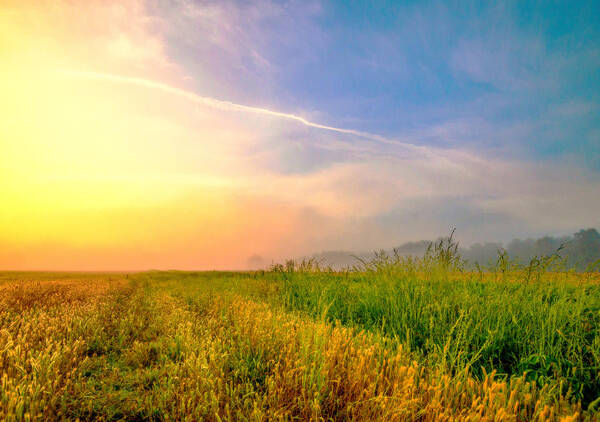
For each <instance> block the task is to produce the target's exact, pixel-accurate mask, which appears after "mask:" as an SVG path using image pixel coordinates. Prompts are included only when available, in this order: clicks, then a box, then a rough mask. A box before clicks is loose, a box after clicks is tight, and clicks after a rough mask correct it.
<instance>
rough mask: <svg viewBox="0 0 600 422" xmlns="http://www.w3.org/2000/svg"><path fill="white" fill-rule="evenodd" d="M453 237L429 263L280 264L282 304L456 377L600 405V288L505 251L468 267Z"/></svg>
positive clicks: (557, 265) (592, 277) (276, 274)
mask: <svg viewBox="0 0 600 422" xmlns="http://www.w3.org/2000/svg"><path fill="white" fill-rule="evenodd" d="M457 251H458V248H457V244H456V243H455V242H453V240H452V236H450V238H447V239H445V240H442V241H440V242H439V243H437V244H435V245H432V247H431V248H430V249H429V250H428V251H427V253H426V254H425V256H424V257H422V258H419V259H416V258H412V257H402V256H400V255H398V254H394V255H391V256H390V255H387V254H385V253H383V252H381V253H378V254H377V255H376V256H375V258H374V259H373V260H372V261H370V262H360V263H359V264H358V265H357V266H356V267H355V268H353V269H351V270H347V271H343V272H335V271H332V270H330V269H329V270H323V269H320V268H319V267H318V265H315V264H314V263H313V262H304V263H301V264H299V265H294V263H292V262H288V263H287V264H286V265H280V266H275V267H274V268H273V270H274V271H273V273H271V275H268V276H269V277H272V279H273V282H275V283H277V284H278V285H279V286H280V291H279V294H280V295H281V299H282V301H283V303H284V305H285V306H286V307H287V308H288V309H290V310H298V311H301V312H303V313H307V314H309V315H311V316H312V317H315V318H325V319H326V320H328V321H340V322H341V323H342V324H344V325H348V326H357V327H360V328H365V329H368V330H371V331H375V332H378V333H381V334H383V335H384V336H385V337H387V338H391V339H394V340H396V341H397V342H398V343H400V344H402V345H404V346H408V347H409V348H410V350H411V352H412V353H414V355H415V356H416V357H417V359H418V360H419V361H421V362H423V363H425V364H427V365H428V366H434V367H435V366H439V367H442V369H444V370H446V371H448V372H449V373H451V374H452V375H453V376H455V377H457V378H460V377H464V376H467V375H474V376H476V377H484V376H485V375H486V374H487V373H490V372H491V371H492V370H496V371H497V373H498V375H499V376H504V377H507V378H509V377H512V376H522V375H523V374H526V377H527V379H528V380H530V381H535V382H537V383H538V384H539V385H540V386H546V388H548V389H549V390H550V391H551V392H552V393H555V394H556V395H566V396H568V397H571V398H572V399H574V400H581V401H582V403H583V404H584V407H585V406H587V405H591V406H592V407H594V406H598V404H599V403H600V283H599V279H598V277H597V274H591V273H588V274H575V273H574V272H573V271H569V270H568V269H567V268H566V267H565V265H564V263H563V262H562V261H561V260H560V259H558V258H557V257H556V256H552V257H541V258H535V259H534V260H532V261H531V262H530V264H529V265H527V266H520V265H518V264H516V263H514V262H510V261H509V260H508V258H507V256H506V255H505V254H504V253H502V252H501V253H500V254H499V257H498V260H497V262H495V263H494V264H493V265H491V266H490V267H488V268H481V267H476V269H475V270H472V268H473V267H472V266H469V265H468V264H467V263H465V262H464V261H463V260H462V259H461V258H460V256H459V255H458V252H457Z"/></svg>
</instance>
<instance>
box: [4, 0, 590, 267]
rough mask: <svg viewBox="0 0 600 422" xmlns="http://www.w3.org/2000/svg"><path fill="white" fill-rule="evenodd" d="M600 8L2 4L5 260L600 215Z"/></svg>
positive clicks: (168, 254) (144, 257)
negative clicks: (599, 22) (599, 24)
mask: <svg viewBox="0 0 600 422" xmlns="http://www.w3.org/2000/svg"><path fill="white" fill-rule="evenodd" d="M599 16H600V4H598V3H594V2H582V3H578V4H577V7H575V6H572V5H569V4H565V5H552V6H546V5H543V4H540V3H532V2H514V3H513V2H508V3H503V4H496V5H482V4H480V3H477V2H473V3H468V4H467V3H462V2H461V3H455V4H448V3H445V2H436V1H427V2H414V3H412V2H411V3H405V4H398V3H395V2H381V3H375V4H371V5H370V7H366V6H364V5H361V4H360V3H356V4H347V3H346V2H333V1H332V2H326V1H307V2H295V1H283V2H274V1H268V0H260V1H257V2H249V3H247V2H236V1H227V0H226V1H192V0H177V1H172V2H164V1H159V0H125V1H99V0H98V1H96V0H92V1H88V2H70V1H49V0H48V1H37V2H19V1H11V0H9V1H8V2H3V4H2V5H0V90H1V92H2V93H3V94H2V96H1V97H0V112H1V113H2V116H3V117H2V119H0V157H1V158H0V203H1V204H2V207H1V209H0V270H3V269H5V270H20V269H34V268H35V269H40V270H53V269H54V270H125V271H133V269H136V270H145V269H167V268H172V269H208V270H210V269H242V268H244V266H245V265H247V260H248V258H249V257H251V256H253V255H260V256H261V257H264V258H265V259H267V260H274V261H279V260H282V259H285V258H294V257H299V256H303V255H309V254H311V253H317V252H319V251H331V250H351V251H356V250H358V251H369V250H377V249H381V248H390V247H393V246H395V245H399V244H402V243H405V242H408V241H415V240H421V239H435V238H437V237H439V236H443V235H445V234H447V233H449V231H450V230H451V229H452V228H454V227H456V229H457V236H458V238H459V240H461V242H464V243H465V244H467V245H469V244H472V243H476V242H483V241H500V242H508V241H510V240H511V239H514V238H521V239H523V238H529V237H540V236H543V235H553V236H561V235H571V234H573V233H574V232H576V231H577V230H579V229H581V228H588V227H595V228H600V213H599V212H598V210H600V89H599V88H600V71H599V69H600V27H599V26H598V25H597V24H596V22H597V20H598V19H597V18H598V17H599Z"/></svg>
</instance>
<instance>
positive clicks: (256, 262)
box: [247, 254, 265, 270]
mask: <svg viewBox="0 0 600 422" xmlns="http://www.w3.org/2000/svg"><path fill="white" fill-rule="evenodd" d="M247 264H248V268H249V269H251V270H257V269H260V268H263V267H264V266H265V260H264V259H263V257H262V256H260V255H256V254H255V255H252V256H251V257H249V258H248V261H247Z"/></svg>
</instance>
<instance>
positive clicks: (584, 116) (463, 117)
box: [171, 2, 600, 170]
mask: <svg viewBox="0 0 600 422" xmlns="http://www.w3.org/2000/svg"><path fill="white" fill-rule="evenodd" d="M197 4H199V5H206V3H203V2H199V3H197ZM261 7H262V9H263V10H260V9H261ZM226 9H228V12H229V15H228V17H229V18H233V19H235V23H234V24H233V25H232V26H233V28H230V29H228V30H230V33H229V35H230V36H231V38H232V39H231V40H229V41H230V42H232V43H236V42H237V43H239V44H238V47H239V48H238V49H235V48H231V49H228V48H223V47H222V45H219V44H218V43H215V44H214V45H212V46H211V45H210V44H208V45H204V46H201V47H199V46H198V43H197V42H198V39H197V38H195V37H193V36H192V37H190V38H189V39H185V40H182V39H181V38H180V37H181V33H174V34H173V40H172V44H171V45H172V52H173V54H174V56H176V57H179V58H180V60H181V61H182V62H184V63H186V65H187V66H188V68H189V69H198V70H199V72H201V73H205V72H206V73H209V79H210V82H209V83H207V84H206V86H198V87H197V89H198V90H202V91H203V92H205V91H209V92H208V94H211V95H213V96H219V95H225V94H224V92H226V93H227V98H228V99H230V100H232V101H237V102H242V103H246V104H254V105H264V106H269V107H276V108H278V109H283V110H289V111H294V112H295V111H303V112H305V113H306V112H311V111H312V112H314V113H316V114H317V115H318V117H319V119H320V120H324V121H326V122H327V123H329V124H334V125H338V126H344V127H352V128H356V129H360V130H365V131H370V132H374V133H378V134H382V135H385V136H389V137H395V138H400V139H411V141H412V142H413V143H416V144H430V145H436V146H442V147H444V146H445V147H456V146H467V147H469V148H476V149H481V150H483V151H485V152H486V153H490V154H502V155H505V156H512V157H521V158H524V159H530V160H539V159H562V158H563V156H568V159H570V160H575V161H577V162H578V163H580V164H581V165H585V166H589V167H591V168H594V169H596V170H598V169H600V161H599V158H598V157H599V156H600V132H599V130H600V128H599V123H598V122H600V119H598V117H600V108H599V100H600V98H599V96H600V71H599V69H600V25H598V24H597V22H598V21H600V4H599V3H597V2H577V3H572V2H571V3H570V2H556V3H553V2H499V3H491V2H490V3H485V4H484V3H482V2H472V3H470V4H469V3H467V2H454V3H452V2H368V3H367V2H313V3H311V2H277V3H275V6H273V5H272V4H269V5H265V4H262V5H261V4H260V3H254V2H253V3H251V4H248V3H246V2H242V3H239V4H236V3H232V4H231V5H230V6H228V8H226ZM226 13H227V12H226ZM203 54H204V55H207V56H209V57H210V58H211V59H210V60H211V63H210V64H207V63H206V61H204V60H203ZM232 64H233V66H232ZM207 67H209V68H211V71H207V70H206V68H207ZM215 68H219V70H218V71H214V72H213V71H212V70H214V69H215ZM210 91H212V92H210Z"/></svg>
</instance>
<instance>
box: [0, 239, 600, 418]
mask: <svg viewBox="0 0 600 422" xmlns="http://www.w3.org/2000/svg"><path fill="white" fill-rule="evenodd" d="M599 411H600V275H599V274H598V273H596V272H591V271H590V272H584V273H577V272H574V271H572V270H568V269H567V268H564V267H563V266H561V263H560V260H558V259H556V258H555V257H550V258H540V259H536V260H535V261H532V262H531V263H530V264H529V265H528V266H519V265H517V264H514V263H511V262H510V261H509V260H508V259H507V258H506V256H503V255H500V256H499V259H498V260H497V262H495V263H493V265H490V266H489V267H486V268H480V267H478V268H472V267H469V266H466V265H465V264H464V263H463V262H462V261H461V259H460V257H459V256H458V255H457V254H456V249H454V247H453V245H452V244H451V243H448V244H444V243H443V242H442V243H440V244H437V245H435V246H434V247H433V248H431V249H430V250H429V251H428V253H427V254H426V255H425V256H424V257H423V258H420V259H415V258H407V257H402V256H399V255H395V256H394V255H391V256H388V255H386V254H383V253H381V254H378V255H377V256H376V258H375V259H374V260H373V261H370V262H362V263H361V262H359V263H358V265H357V267H355V268H353V269H348V270H346V271H334V270H332V269H329V268H320V267H319V265H318V264H317V263H315V262H311V261H305V262H301V263H296V262H292V261H290V262H287V263H286V264H283V265H274V266H272V268H270V269H269V270H267V271H253V272H177V271H171V272H158V271H151V272H144V273H136V274H116V273H110V274H88V273H85V274H84V273H66V274H57V273H11V272H5V273H0V419H2V420H61V419H63V420H77V419H79V420H156V421H162V420H209V421H224V420H250V421H262V420H339V421H343V420H389V421H404V420H419V421H438V420H464V421H474V420H489V421H503V420H506V421H526V420H540V421H541V420H564V421H569V420H600V416H599Z"/></svg>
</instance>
